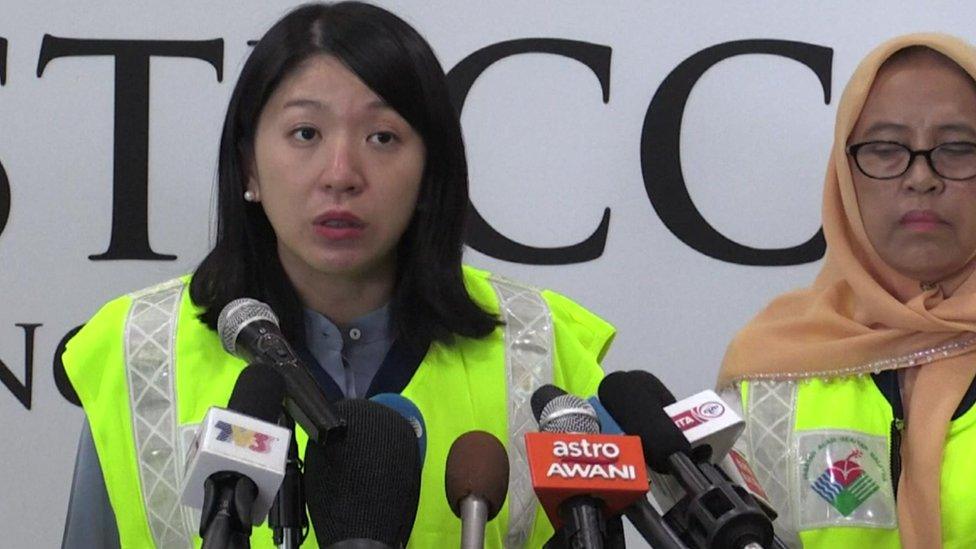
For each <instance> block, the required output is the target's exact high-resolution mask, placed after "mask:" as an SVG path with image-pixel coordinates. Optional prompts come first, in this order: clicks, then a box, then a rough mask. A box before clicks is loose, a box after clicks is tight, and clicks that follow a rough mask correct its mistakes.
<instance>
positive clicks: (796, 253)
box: [641, 40, 833, 265]
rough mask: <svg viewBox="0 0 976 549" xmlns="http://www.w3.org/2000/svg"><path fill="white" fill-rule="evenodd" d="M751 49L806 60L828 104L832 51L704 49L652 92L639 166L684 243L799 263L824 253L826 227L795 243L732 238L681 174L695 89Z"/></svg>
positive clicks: (740, 45) (745, 261) (750, 45)
mask: <svg viewBox="0 0 976 549" xmlns="http://www.w3.org/2000/svg"><path fill="white" fill-rule="evenodd" d="M750 53H761V54H769V55H778V56H781V57H786V58H789V59H793V60H796V61H799V62H800V63H803V64H804V65H806V66H807V67H809V68H810V69H811V70H812V71H813V72H814V73H815V74H816V75H817V78H819V79H820V84H821V86H823V92H824V104H829V103H830V71H831V64H832V60H833V50H832V49H830V48H825V47H823V46H817V45H814V44H805V43H803V42H791V41H787V40H740V41H736V42H725V43H724V44H718V45H715V46H712V47H710V48H707V49H704V50H702V51H700V52H698V53H696V54H694V55H692V56H691V57H689V58H688V59H686V60H684V61H683V62H682V63H681V64H680V65H678V66H677V67H675V69H674V70H673V71H671V74H669V75H668V77H667V78H665V79H664V82H663V83H662V84H661V86H660V87H659V88H658V90H657V93H655V94H654V99H652V100H651V104H650V106H649V107H648V109H647V115H646V116H645V117H644V128H643V130H642V132H641V171H642V172H643V174H644V187H645V188H646V189H647V196H648V198H650V199H651V204H652V205H653V206H654V211H656V212H657V214H658V216H660V217H661V221H663V222H664V224H665V225H666V226H667V227H668V229H669V230H670V231H671V232H672V233H674V235H675V236H677V237H678V238H679V239H680V240H681V241H682V242H684V243H685V244H687V245H689V246H691V247H692V248H694V249H696V250H698V251H699V252H701V253H703V254H705V255H707V256H710V257H714V258H715V259H720V260H722V261H728V262H729V263H738V264H740V265H799V264H801V263H809V262H812V261H816V260H818V259H820V258H821V257H823V254H824V250H825V249H826V244H825V242H824V237H823V229H820V230H818V231H817V234H815V235H813V237H812V238H811V239H810V240H808V241H806V242H804V243H803V244H800V245H799V246H795V247H793V248H778V249H759V248H752V247H749V246H744V245H742V244H739V243H738V242H733V241H732V240H729V239H728V238H726V237H725V236H724V235H723V234H721V233H719V232H718V231H717V230H715V228H714V227H712V226H711V225H710V224H709V223H708V221H706V220H705V218H704V217H702V215H701V212H699V211H698V209H697V208H696V207H695V204H694V203H693V202H692V200H691V196H690V195H689V194H688V188H687V186H686V185H685V180H684V176H683V175H682V173H681V147H680V136H681V119H682V116H683V115H684V111H685V105H686V104H687V102H688V95H689V94H690V93H691V89H692V88H693V87H694V86H695V84H696V83H697V82H698V79H699V78H701V76H702V75H703V74H704V73H705V71H707V70H708V69H709V68H711V67H712V66H713V65H715V64H716V63H718V62H719V61H722V60H724V59H728V58H730V57H734V56H736V55H745V54H750Z"/></svg>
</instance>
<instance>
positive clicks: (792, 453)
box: [736, 381, 799, 547]
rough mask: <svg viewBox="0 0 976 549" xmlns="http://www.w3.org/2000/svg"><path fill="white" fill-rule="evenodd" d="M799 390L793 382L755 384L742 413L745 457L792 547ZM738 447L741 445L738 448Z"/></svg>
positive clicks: (777, 528) (795, 539)
mask: <svg viewBox="0 0 976 549" xmlns="http://www.w3.org/2000/svg"><path fill="white" fill-rule="evenodd" d="M798 391H799V386H798V385H797V383H796V382H794V381H752V382H749V392H748V394H747V395H746V400H747V402H746V407H745V410H743V412H744V414H745V419H746V430H745V432H744V433H743V436H742V437H741V438H740V439H739V440H740V441H741V440H742V439H745V442H746V444H747V446H748V449H747V453H746V457H747V460H748V461H749V463H750V465H752V469H753V472H754V473H755V474H756V478H757V479H758V480H759V484H761V485H762V487H763V488H764V489H765V490H766V494H767V495H768V496H769V503H770V504H772V506H773V508H774V509H776V512H777V513H779V516H778V517H777V519H776V531H777V533H778V534H779V535H780V537H782V538H783V539H784V541H786V542H787V543H789V544H790V546H791V547H792V546H796V545H795V544H798V543H799V538H798V537H797V521H796V517H797V510H796V509H794V507H793V502H794V501H797V498H796V494H797V490H798V488H797V486H795V484H796V480H795V478H794V475H793V471H795V470H796V461H797V456H796V445H795V444H794V429H793V427H794V425H796V396H797V392H798ZM736 446H737V447H739V445H738V444H737V445H736Z"/></svg>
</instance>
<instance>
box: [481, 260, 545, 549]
mask: <svg viewBox="0 0 976 549" xmlns="http://www.w3.org/2000/svg"><path fill="white" fill-rule="evenodd" d="M488 281H489V283H490V284H491V286H492V288H493V289H494V290H495V293H496V294H497V296H498V308H499V312H500V314H501V316H502V320H503V322H504V323H505V366H506V371H507V372H508V378H507V381H508V391H507V393H508V461H509V471H510V475H509V477H508V502H509V507H508V532H507V534H506V536H505V547H523V546H524V545H525V543H526V541H527V540H528V537H529V535H530V533H531V530H532V525H533V524H534V522H535V510H536V497H535V491H534V490H533V489H532V480H531V477H530V476H529V466H528V460H527V457H526V453H525V433H527V432H529V431H535V430H536V429H537V427H536V421H535V417H533V415H532V407H531V405H530V400H531V398H532V394H533V393H534V392H535V391H536V389H538V388H539V387H541V386H542V385H545V384H547V383H552V379H553V375H552V369H553V364H552V363H553V352H552V349H553V326H552V315H551V312H550V310H549V306H548V305H547V304H546V301H545V299H543V297H542V294H541V293H540V292H539V291H538V290H536V289H535V288H531V287H529V286H525V285H523V284H519V283H517V282H514V281H511V280H508V279H506V278H503V277H500V276H498V275H491V277H490V278H489V279H488Z"/></svg>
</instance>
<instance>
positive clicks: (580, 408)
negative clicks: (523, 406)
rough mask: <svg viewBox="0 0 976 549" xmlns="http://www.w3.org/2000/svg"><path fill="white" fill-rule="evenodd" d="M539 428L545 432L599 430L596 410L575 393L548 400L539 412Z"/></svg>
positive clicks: (596, 431) (597, 431)
mask: <svg viewBox="0 0 976 549" xmlns="http://www.w3.org/2000/svg"><path fill="white" fill-rule="evenodd" d="M539 430H540V431H543V432H547V433H587V434H597V433H599V432H600V421H599V420H598V419H597V416H596V410H594V409H593V406H591V405H590V403H589V402H586V401H585V400H583V399H581V398H580V397H578V396H576V395H569V394H566V395H560V396H557V397H556V398H554V399H552V400H550V401H549V404H546V407H545V408H543V409H542V413H541V414H539Z"/></svg>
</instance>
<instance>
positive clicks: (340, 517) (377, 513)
mask: <svg viewBox="0 0 976 549" xmlns="http://www.w3.org/2000/svg"><path fill="white" fill-rule="evenodd" d="M335 413H336V416H337V417H338V418H339V419H341V420H343V421H345V423H346V425H347V429H345V430H344V431H343V432H341V433H337V434H335V435H334V436H333V435H331V434H330V436H329V437H328V439H326V440H325V441H324V442H322V443H315V442H313V441H309V443H308V445H307V446H306V448H305V479H304V482H305V493H306V497H307V499H308V514H309V517H310V518H311V521H312V526H313V528H314V529H315V535H316V538H317V540H318V543H319V546H320V547H323V548H325V549H391V548H392V549H398V548H401V547H403V546H405V545H406V543H407V540H408V539H409V537H410V532H411V530H412V528H413V522H414V518H415V517H416V514H417V505H418V503H419V500H420V474H421V467H422V465H423V464H422V461H421V459H420V449H419V445H418V437H417V433H416V431H415V430H414V427H413V426H412V425H411V424H410V422H409V421H408V420H406V419H404V417H403V416H401V415H400V413H398V412H397V411H395V410H393V409H391V408H389V407H387V406H384V405H382V404H378V403H376V402H372V401H369V400H362V399H350V400H343V401H340V402H338V403H337V404H336V406H335Z"/></svg>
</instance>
